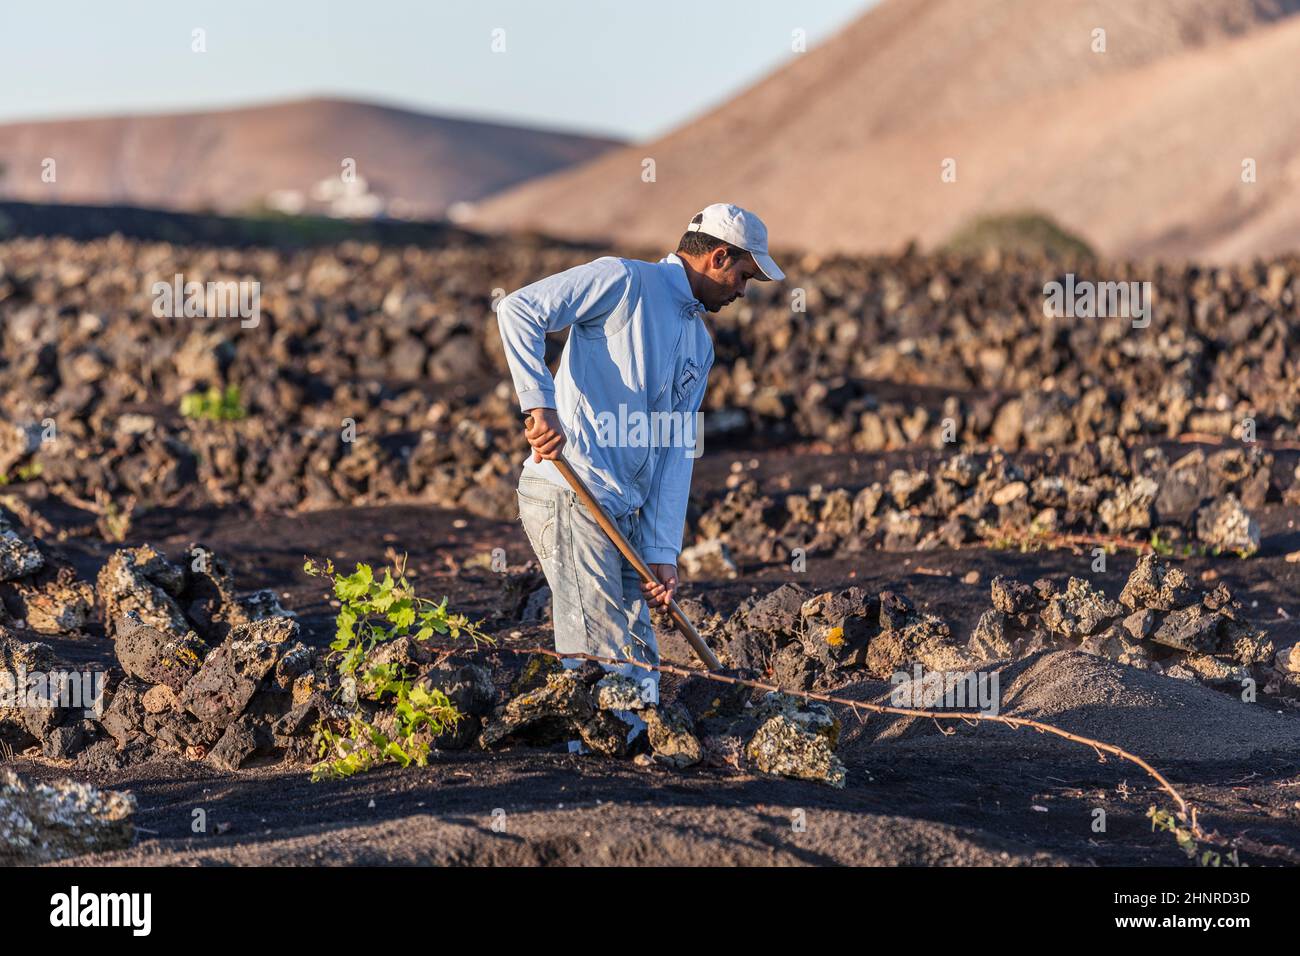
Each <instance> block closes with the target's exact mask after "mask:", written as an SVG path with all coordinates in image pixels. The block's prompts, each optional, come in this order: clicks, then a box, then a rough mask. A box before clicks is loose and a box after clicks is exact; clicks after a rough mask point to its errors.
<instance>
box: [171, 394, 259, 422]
mask: <svg viewBox="0 0 1300 956" xmlns="http://www.w3.org/2000/svg"><path fill="white" fill-rule="evenodd" d="M181 414H182V415H184V416H185V417H186V418H199V419H206V420H208V421H219V422H229V421H238V420H239V419H241V418H246V417H247V416H248V410H247V409H245V408H244V403H243V399H242V397H241V396H240V393H239V386H238V385H227V386H226V388H225V390H224V391H222V390H221V389H218V388H217V387H216V386H213V387H212V388H209V389H208V390H207V391H206V392H190V393H189V394H188V395H186V396H185V397H184V398H182V399H181Z"/></svg>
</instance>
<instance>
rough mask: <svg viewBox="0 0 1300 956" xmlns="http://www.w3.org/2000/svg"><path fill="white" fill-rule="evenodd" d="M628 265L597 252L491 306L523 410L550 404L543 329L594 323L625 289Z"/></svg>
mask: <svg viewBox="0 0 1300 956" xmlns="http://www.w3.org/2000/svg"><path fill="white" fill-rule="evenodd" d="M630 278H631V270H630V269H628V267H627V265H626V264H624V262H623V260H621V259H618V258H615V257H613V256H603V257H601V258H599V259H597V260H595V261H594V262H588V263H587V264H586V265H581V266H574V267H573V268H572V269H566V270H565V271H563V272H557V273H556V274H555V275H553V276H548V277H547V278H545V279H541V280H540V281H538V282H534V283H533V284H532V285H526V286H524V287H523V288H522V289H519V290H517V291H515V292H512V293H510V294H509V295H508V296H506V297H505V298H504V299H502V300H501V302H500V303H499V304H498V305H497V328H499V329H500V330H501V344H502V346H504V348H505V352H506V362H507V363H508V364H509V366H510V377H511V378H512V379H513V380H514V385H515V394H516V395H517V396H518V397H519V407H520V409H522V410H523V411H530V410H532V409H534V408H554V407H555V379H554V378H553V377H552V376H551V371H550V369H548V368H547V367H546V333H547V332H558V331H560V330H561V329H567V328H568V327H569V326H571V325H574V324H577V323H583V322H597V321H599V320H601V319H603V318H605V317H606V316H608V315H609V314H610V313H611V312H613V311H614V310H615V309H616V308H618V306H619V303H621V302H622V301H623V297H624V296H625V295H626V293H627V289H628V284H629V282H630Z"/></svg>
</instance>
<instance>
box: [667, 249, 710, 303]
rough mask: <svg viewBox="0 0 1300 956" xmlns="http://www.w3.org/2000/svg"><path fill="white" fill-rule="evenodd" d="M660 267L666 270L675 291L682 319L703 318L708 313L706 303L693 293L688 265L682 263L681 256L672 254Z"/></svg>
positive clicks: (669, 283)
mask: <svg viewBox="0 0 1300 956" xmlns="http://www.w3.org/2000/svg"><path fill="white" fill-rule="evenodd" d="M659 265H660V266H661V267H662V268H663V269H664V270H665V274H666V276H667V279H668V285H669V286H670V287H671V288H672V290H673V294H674V298H675V299H676V300H677V304H678V306H679V307H680V309H681V313H682V317H683V318H688V319H695V318H699V317H700V316H702V315H703V314H704V312H705V311H706V310H705V308H704V303H703V302H701V301H700V300H699V299H697V298H695V293H694V292H692V291H691V283H690V280H688V279H687V278H686V265H685V263H683V262H682V259H681V256H679V255H677V253H675V252H670V253H668V255H666V256H664V257H663V258H662V259H660V260H659Z"/></svg>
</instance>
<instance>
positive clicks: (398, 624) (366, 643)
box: [303, 557, 492, 780]
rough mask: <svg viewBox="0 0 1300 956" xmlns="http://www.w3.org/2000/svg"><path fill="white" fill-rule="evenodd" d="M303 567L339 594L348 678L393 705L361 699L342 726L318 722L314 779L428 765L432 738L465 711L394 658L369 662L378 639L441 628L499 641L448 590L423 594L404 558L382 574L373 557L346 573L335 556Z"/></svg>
mask: <svg viewBox="0 0 1300 956" xmlns="http://www.w3.org/2000/svg"><path fill="white" fill-rule="evenodd" d="M303 570H304V571H305V572H306V573H307V574H309V575H311V576H313V577H323V578H327V579H328V580H329V581H330V582H331V584H332V585H333V591H334V596H335V597H336V598H337V599H338V601H339V612H338V616H337V617H336V619H335V637H334V641H333V643H331V644H330V650H331V652H332V653H331V655H330V660H331V662H332V663H333V664H334V666H335V668H336V669H337V672H338V674H339V676H340V678H341V679H342V682H343V683H344V685H345V686H346V685H351V686H352V687H354V688H355V690H356V692H357V696H358V698H360V697H361V696H363V695H364V696H366V697H368V698H370V699H373V700H376V701H378V702H379V703H380V704H381V705H385V706H391V708H392V709H391V714H390V715H388V716H383V715H381V714H375V715H372V716H373V718H374V719H368V717H367V715H366V714H365V712H364V711H363V710H362V709H361V708H360V707H359V706H358V709H357V711H356V712H354V713H352V714H350V715H349V717H348V719H347V728H346V730H344V731H343V732H338V731H336V730H335V729H333V728H332V727H331V726H330V722H329V721H327V720H324V719H322V720H321V721H320V722H319V723H318V724H317V727H316V739H317V747H318V749H317V756H318V757H319V758H320V762H319V763H317V764H316V765H315V766H314V767H313V768H312V779H313V780H322V779H337V778H341V777H350V776H352V775H353V774H355V773H359V772H361V771H364V770H369V769H370V768H371V767H375V766H378V765H380V764H384V763H396V764H399V765H400V766H403V767H407V766H410V765H411V764H415V765H416V766H419V767H423V766H424V765H425V764H426V763H428V759H429V749H430V748H429V741H430V740H431V739H432V738H434V737H437V736H438V735H439V734H442V733H444V732H445V731H448V730H451V729H453V728H454V727H455V726H456V724H457V722H458V721H460V720H461V718H462V717H463V715H462V714H461V713H460V712H459V711H458V710H457V709H456V707H455V706H454V705H453V704H452V702H451V701H450V700H449V699H448V698H447V695H446V694H444V693H443V692H442V691H440V690H438V689H436V688H435V689H429V688H425V687H418V686H414V684H413V683H412V681H411V679H410V678H408V677H407V676H406V675H405V674H404V673H402V671H401V669H400V668H399V667H398V666H397V665H394V664H384V665H376V666H372V667H365V662H366V659H367V657H368V656H369V654H370V652H371V651H373V650H374V649H375V647H377V646H378V645H380V644H382V643H384V642H385V641H392V640H395V639H397V638H400V637H410V638H412V639H413V640H417V641H427V640H429V639H430V638H432V637H433V636H434V635H435V634H447V635H450V636H451V637H453V638H459V637H461V636H462V635H463V636H465V637H468V638H470V639H471V640H472V641H473V642H474V644H475V645H476V646H477V645H478V643H479V642H483V643H492V638H491V637H489V636H488V635H487V634H484V633H483V632H482V631H481V630H480V629H479V627H478V625H477V624H474V623H471V622H470V620H469V619H468V618H467V617H465V615H463V614H452V613H450V612H449V611H448V610H447V599H446V598H445V597H444V598H443V599H442V601H441V602H434V601H432V600H430V599H429V598H423V597H420V596H419V595H417V594H416V593H415V589H414V588H413V587H412V585H411V583H410V581H409V580H408V579H407V576H406V560H405V558H404V557H403V558H402V559H401V560H400V561H397V562H395V563H394V565H393V566H392V567H390V568H385V569H384V574H383V577H382V578H376V577H375V573H374V569H373V568H371V566H370V565H368V564H358V565H357V566H356V571H354V572H353V573H352V574H348V575H344V574H340V573H338V572H337V571H336V570H335V569H334V564H333V562H331V561H328V560H326V561H325V563H324V564H323V565H322V564H319V563H318V562H316V561H315V560H314V559H311V558H308V559H307V560H306V562H305V563H304V565H303ZM380 723H382V724H383V726H379V724H380Z"/></svg>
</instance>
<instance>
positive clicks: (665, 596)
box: [641, 564, 677, 608]
mask: <svg viewBox="0 0 1300 956" xmlns="http://www.w3.org/2000/svg"><path fill="white" fill-rule="evenodd" d="M650 572H651V573H652V574H653V575H654V576H655V577H656V578H658V579H659V583H658V584H649V583H646V582H644V581H643V582H642V583H641V590H642V591H644V592H645V596H646V600H647V601H649V602H650V606H651V607H665V608H666V607H667V606H668V605H669V604H670V603H671V602H672V599H673V596H674V595H675V594H676V593H677V565H675V564H652V565H650Z"/></svg>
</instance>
